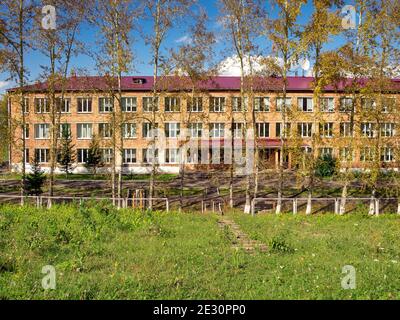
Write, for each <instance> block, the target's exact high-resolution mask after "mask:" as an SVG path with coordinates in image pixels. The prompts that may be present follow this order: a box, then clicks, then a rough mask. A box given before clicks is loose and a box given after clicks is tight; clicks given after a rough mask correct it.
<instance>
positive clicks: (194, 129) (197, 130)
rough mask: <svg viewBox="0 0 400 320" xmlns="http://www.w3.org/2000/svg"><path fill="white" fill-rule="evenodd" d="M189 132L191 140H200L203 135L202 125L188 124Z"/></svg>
mask: <svg viewBox="0 0 400 320" xmlns="http://www.w3.org/2000/svg"><path fill="white" fill-rule="evenodd" d="M189 131H190V137H191V138H201V136H202V135H203V124H202V123H189Z"/></svg>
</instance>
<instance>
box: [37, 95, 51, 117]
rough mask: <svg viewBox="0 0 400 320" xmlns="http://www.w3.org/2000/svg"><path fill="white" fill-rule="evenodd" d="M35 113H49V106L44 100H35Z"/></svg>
mask: <svg viewBox="0 0 400 320" xmlns="http://www.w3.org/2000/svg"><path fill="white" fill-rule="evenodd" d="M35 112H36V113H49V112H50V105H49V103H48V100H47V99H46V98H35Z"/></svg>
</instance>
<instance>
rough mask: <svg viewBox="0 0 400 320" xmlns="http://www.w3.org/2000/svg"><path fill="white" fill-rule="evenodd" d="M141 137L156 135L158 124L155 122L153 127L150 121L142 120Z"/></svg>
mask: <svg viewBox="0 0 400 320" xmlns="http://www.w3.org/2000/svg"><path fill="white" fill-rule="evenodd" d="M142 135H143V138H153V136H154V137H157V136H158V124H157V123H156V124H155V128H154V129H153V128H152V125H151V122H144V123H143V127H142Z"/></svg>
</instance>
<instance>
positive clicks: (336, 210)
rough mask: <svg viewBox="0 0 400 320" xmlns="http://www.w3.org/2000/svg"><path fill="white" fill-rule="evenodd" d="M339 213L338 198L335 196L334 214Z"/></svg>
mask: <svg viewBox="0 0 400 320" xmlns="http://www.w3.org/2000/svg"><path fill="white" fill-rule="evenodd" d="M338 213H339V200H338V199H337V198H335V214H338Z"/></svg>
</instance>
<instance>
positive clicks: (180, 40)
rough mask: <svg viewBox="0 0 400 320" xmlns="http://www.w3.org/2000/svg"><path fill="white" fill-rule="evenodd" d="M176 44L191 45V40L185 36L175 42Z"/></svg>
mask: <svg viewBox="0 0 400 320" xmlns="http://www.w3.org/2000/svg"><path fill="white" fill-rule="evenodd" d="M175 42H176V43H191V42H192V39H190V37H189V36H187V35H185V36H183V37H180V38H178V39H176V40H175Z"/></svg>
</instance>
